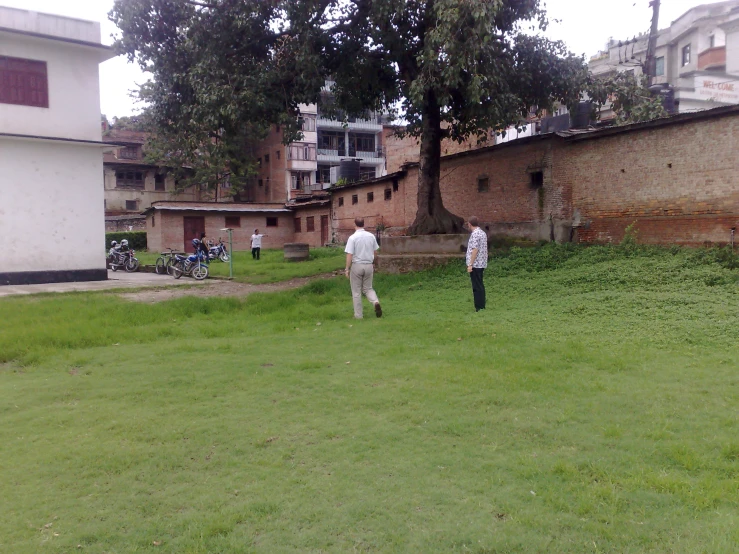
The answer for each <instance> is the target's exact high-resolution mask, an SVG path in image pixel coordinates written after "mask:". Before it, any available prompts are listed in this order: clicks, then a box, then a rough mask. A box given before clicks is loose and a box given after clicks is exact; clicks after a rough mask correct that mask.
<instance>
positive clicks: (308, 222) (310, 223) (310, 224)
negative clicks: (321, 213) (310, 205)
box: [305, 215, 316, 233]
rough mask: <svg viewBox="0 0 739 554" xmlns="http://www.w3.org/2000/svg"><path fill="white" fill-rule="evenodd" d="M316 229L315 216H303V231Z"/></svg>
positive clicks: (308, 231) (309, 231)
mask: <svg viewBox="0 0 739 554" xmlns="http://www.w3.org/2000/svg"><path fill="white" fill-rule="evenodd" d="M315 230H316V217H315V216H313V215H309V216H307V217H306V218H305V232H306V233H312V232H314V231H315Z"/></svg>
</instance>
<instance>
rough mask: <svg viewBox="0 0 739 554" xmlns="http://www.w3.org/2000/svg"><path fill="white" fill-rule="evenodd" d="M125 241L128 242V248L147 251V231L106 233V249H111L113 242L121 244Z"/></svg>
mask: <svg viewBox="0 0 739 554" xmlns="http://www.w3.org/2000/svg"><path fill="white" fill-rule="evenodd" d="M123 239H126V240H127V241H128V246H129V247H130V248H133V249H135V250H146V231H117V232H114V233H105V249H106V250H108V249H109V248H110V242H111V241H114V240H115V241H118V242H121V241H122V240H123Z"/></svg>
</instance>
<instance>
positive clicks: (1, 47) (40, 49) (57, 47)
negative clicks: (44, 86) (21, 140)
mask: <svg viewBox="0 0 739 554" xmlns="http://www.w3.org/2000/svg"><path fill="white" fill-rule="evenodd" d="M6 38H11V40H6ZM0 56H11V57H16V58H25V59H31V60H39V61H45V62H46V65H47V68H46V70H47V77H48V85H49V107H48V108H38V107H32V106H17V105H13V104H0V122H2V128H1V130H2V132H3V133H15V134H21V135H32V136H43V137H60V138H72V139H79V140H94V141H99V140H100V90H99V89H100V83H99V76H98V63H99V62H100V60H101V57H100V56H101V54H100V51H97V50H95V49H93V48H82V47H79V46H74V45H71V44H65V43H63V42H58V41H52V40H43V39H38V38H31V37H23V36H19V35H8V34H6V35H3V36H2V37H1V38H0ZM101 157H102V154H101ZM98 182H99V177H98Z"/></svg>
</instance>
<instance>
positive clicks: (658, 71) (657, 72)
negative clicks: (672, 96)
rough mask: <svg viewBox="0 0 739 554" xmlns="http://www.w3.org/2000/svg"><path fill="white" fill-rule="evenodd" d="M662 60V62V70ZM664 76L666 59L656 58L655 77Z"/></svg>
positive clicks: (662, 57)
mask: <svg viewBox="0 0 739 554" xmlns="http://www.w3.org/2000/svg"><path fill="white" fill-rule="evenodd" d="M660 60H661V61H662V64H661V66H662V67H661V70H660ZM664 74H665V57H664V56H660V57H659V58H656V59H655V60H654V76H655V77H663V76H664Z"/></svg>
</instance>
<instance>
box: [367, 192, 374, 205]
mask: <svg viewBox="0 0 739 554" xmlns="http://www.w3.org/2000/svg"><path fill="white" fill-rule="evenodd" d="M374 201H375V193H374V191H372V192H368V193H367V204H371V203H372V202H374Z"/></svg>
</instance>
